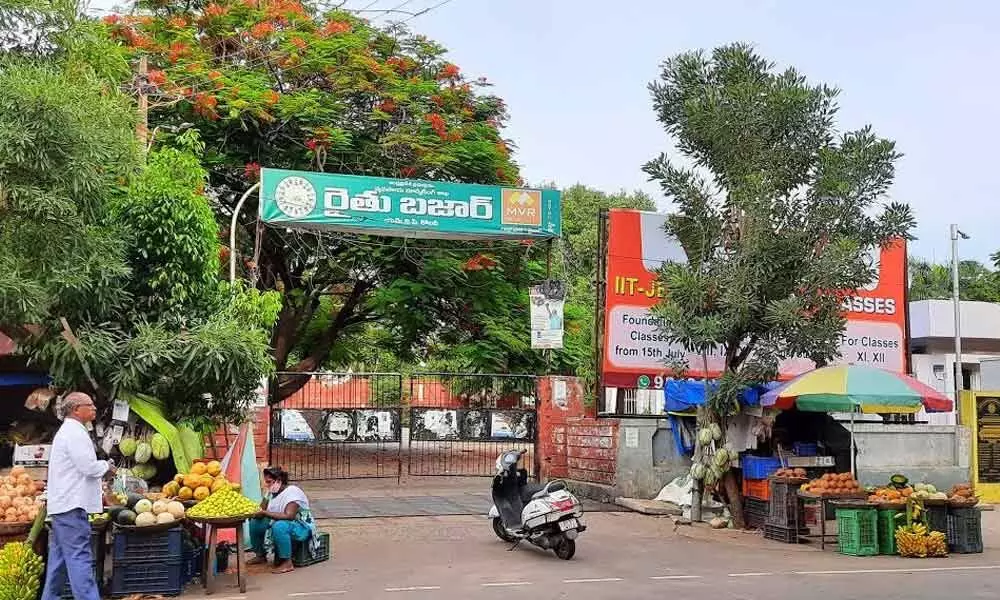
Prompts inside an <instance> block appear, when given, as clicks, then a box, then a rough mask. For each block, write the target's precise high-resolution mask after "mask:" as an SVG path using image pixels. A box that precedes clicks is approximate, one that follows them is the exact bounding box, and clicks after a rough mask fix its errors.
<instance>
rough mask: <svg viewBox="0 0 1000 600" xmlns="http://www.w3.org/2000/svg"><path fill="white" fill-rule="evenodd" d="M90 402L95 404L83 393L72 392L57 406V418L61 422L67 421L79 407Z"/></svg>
mask: <svg viewBox="0 0 1000 600" xmlns="http://www.w3.org/2000/svg"><path fill="white" fill-rule="evenodd" d="M89 402H93V400H91V398H90V396H88V395H87V394H84V393H83V392H70V393H68V394H66V395H65V396H63V398H62V400H61V401H60V402H59V404H57V405H56V416H57V417H59V419H60V420H65V419H66V417H67V416H69V415H70V414H72V413H73V411H74V410H76V408H77V407H78V406H82V405H84V404H87V403H89Z"/></svg>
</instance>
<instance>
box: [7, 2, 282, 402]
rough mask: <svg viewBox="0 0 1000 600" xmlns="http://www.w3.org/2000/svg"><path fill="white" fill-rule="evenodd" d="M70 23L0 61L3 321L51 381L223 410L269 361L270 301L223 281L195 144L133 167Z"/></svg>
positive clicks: (106, 95)
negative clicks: (47, 42) (68, 43)
mask: <svg viewBox="0 0 1000 600" xmlns="http://www.w3.org/2000/svg"><path fill="white" fill-rule="evenodd" d="M67 23H68V25H67V27H68V29H63V30H54V32H53V33H52V36H51V37H50V38H46V39H51V40H56V41H58V40H60V39H71V38H72V39H76V40H77V45H76V46H74V47H72V48H67V47H64V46H59V45H58V44H53V45H52V47H51V48H50V49H49V50H47V51H45V52H41V53H31V52H27V51H19V52H12V53H10V54H8V55H7V56H5V57H4V59H3V62H2V63H0V330H3V331H4V332H6V333H7V334H8V335H11V336H12V337H13V338H14V339H15V340H16V341H17V342H18V344H19V346H20V348H21V350H22V351H23V352H25V353H26V354H27V355H28V357H29V358H30V359H31V360H33V361H35V362H38V363H40V364H42V365H44V366H46V367H47V368H48V369H49V371H50V373H51V374H52V375H53V377H54V378H55V380H56V383H57V384H58V385H61V386H64V387H69V388H78V389H89V390H91V391H96V392H97V395H98V398H99V399H100V400H105V399H107V398H108V396H109V395H110V394H111V393H112V391H113V390H118V391H119V392H129V391H130V392H143V393H149V394H153V395H156V396H158V397H160V398H161V399H162V400H164V402H165V405H166V407H167V409H168V411H169V412H170V413H171V415H172V416H174V417H175V418H184V417H190V418H235V417H237V416H238V415H239V414H240V413H241V412H242V410H243V408H244V407H245V406H246V403H247V401H248V400H249V399H250V397H251V395H252V392H253V390H254V388H255V387H256V385H257V384H258V382H259V381H260V378H261V377H262V376H263V375H265V374H267V373H268V372H269V371H270V369H271V366H270V360H269V356H268V354H267V341H268V339H267V331H269V329H270V327H271V325H272V324H273V320H274V318H275V317H276V316H277V310H278V305H277V301H278V300H277V298H275V297H272V296H269V295H267V294H261V293H260V292H257V291H256V290H242V289H240V288H234V289H229V288H228V286H225V287H220V284H219V283H218V282H217V280H216V279H215V277H214V274H215V272H216V271H217V268H218V267H217V261H218V258H217V257H218V242H217V237H218V232H217V228H216V226H215V222H214V220H213V218H212V213H211V209H210V207H209V202H208V199H207V197H206V196H205V195H204V192H203V188H204V183H205V181H204V177H205V173H204V172H203V171H202V170H201V167H200V166H199V164H198V161H197V159H195V158H194V157H193V155H192V154H191V153H190V150H191V149H192V148H184V147H180V146H179V147H177V148H162V149H158V150H156V151H154V152H153V153H151V154H150V155H149V158H148V162H144V161H143V160H142V156H141V152H140V149H139V148H138V147H137V144H136V143H135V139H134V125H135V115H136V112H135V106H134V104H133V103H132V101H131V99H130V98H129V97H128V96H126V95H124V94H122V93H121V92H119V91H118V88H119V83H120V82H118V81H114V80H109V79H107V78H106V77H105V75H104V73H106V72H105V71H103V70H98V69H92V68H88V62H87V61H86V60H85V58H86V57H87V56H88V55H89V54H91V53H92V52H93V48H88V47H86V44H85V43H83V42H81V41H80V40H85V39H86V34H87V33H88V32H92V31H93V29H92V26H93V24H92V23H86V22H84V23H83V24H82V25H81V27H82V29H81V30H80V31H81V33H80V35H76V34H75V32H76V30H75V29H74V28H75V27H76V23H77V22H76V21H73V20H69V21H67ZM118 58H119V59H121V56H120V55H119V56H118ZM113 61H114V56H106V57H104V62H102V63H99V64H100V65H108V64H112V63H113ZM185 140H186V141H187V142H189V143H194V136H193V135H191V134H188V136H187V137H185V138H183V139H178V142H184V141H185ZM195 149H196V148H195ZM181 315H183V318H180V316H181ZM63 319H65V321H66V322H67V323H68V325H69V327H70V328H71V330H72V332H73V333H74V334H75V338H73V337H70V336H65V335H64V334H65V333H66V331H65V329H64V328H63V326H62V320H63ZM74 339H75V340H76V341H75V342H74V341H72V340H74ZM88 371H89V372H88ZM92 382H93V383H92ZM95 385H96V388H97V389H96V390H94V387H95ZM205 394H210V395H211V398H212V399H211V402H206V400H205V398H204V395H205Z"/></svg>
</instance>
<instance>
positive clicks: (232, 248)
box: [229, 181, 260, 283]
mask: <svg viewBox="0 0 1000 600" xmlns="http://www.w3.org/2000/svg"><path fill="white" fill-rule="evenodd" d="M259 187H260V182H259V181H258V182H257V183H255V184H253V185H252V186H250V189H248V190H247V191H246V192H244V193H243V196H242V197H240V201H239V202H237V203H236V208H234V209H233V220H232V222H231V223H230V224H229V283H232V282H234V281H236V217H238V216H239V215H240V210H241V209H242V208H243V203H244V202H246V201H247V198H249V197H250V194H252V193H253V192H254V191H255V190H257V189H258V188H259Z"/></svg>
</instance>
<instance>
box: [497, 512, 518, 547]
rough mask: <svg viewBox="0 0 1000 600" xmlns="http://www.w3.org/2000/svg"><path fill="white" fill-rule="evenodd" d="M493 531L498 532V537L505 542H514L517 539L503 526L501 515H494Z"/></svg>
mask: <svg viewBox="0 0 1000 600" xmlns="http://www.w3.org/2000/svg"><path fill="white" fill-rule="evenodd" d="M493 533H495V534H497V537H498V538H500V539H501V540H503V541H505V542H509V543H511V544H513V543H514V542H515V541H516V540H515V539H514V538H513V537H511V535H510V534H509V533H507V528H506V527H504V526H503V520H502V519H501V518H500V517H493Z"/></svg>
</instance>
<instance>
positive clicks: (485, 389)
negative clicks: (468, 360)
mask: <svg viewBox="0 0 1000 600" xmlns="http://www.w3.org/2000/svg"><path fill="white" fill-rule="evenodd" d="M537 395H538V394H537V379H536V377H534V376H532V375H478V374H461V373H415V374H413V375H412V376H411V377H410V378H409V390H408V399H409V406H410V409H409V418H408V419H407V421H408V423H407V429H408V436H407V437H408V438H409V445H408V448H407V473H408V474H409V475H413V476H422V475H450V476H472V477H476V476H480V477H482V476H491V475H493V474H494V471H495V466H494V465H495V463H496V459H497V456H498V455H500V453H502V452H504V451H506V450H511V449H516V450H524V451H525V452H526V454H525V455H524V458H523V459H522V464H523V466H524V468H526V469H528V472H529V474H531V475H532V476H535V475H536V474H537V472H538V466H537V465H536V464H535V461H536V457H537V452H536V448H535V446H536V441H537V436H538V434H537V423H538V419H537V414H536V412H535V403H536V398H537Z"/></svg>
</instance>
